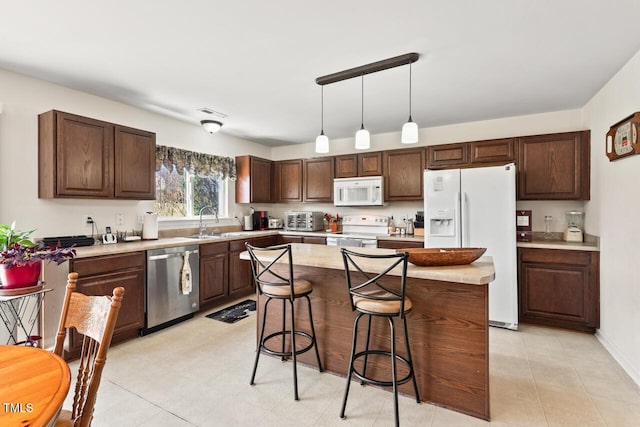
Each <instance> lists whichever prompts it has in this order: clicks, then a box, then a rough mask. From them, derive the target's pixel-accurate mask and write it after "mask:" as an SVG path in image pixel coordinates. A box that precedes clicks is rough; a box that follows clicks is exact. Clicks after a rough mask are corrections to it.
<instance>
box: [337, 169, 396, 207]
mask: <svg viewBox="0 0 640 427" xmlns="http://www.w3.org/2000/svg"><path fill="white" fill-rule="evenodd" d="M383 191H384V187H383V181H382V177H381V176H363V177H359V178H336V179H334V180H333V204H334V205H335V206H382V205H383V203H384V197H383Z"/></svg>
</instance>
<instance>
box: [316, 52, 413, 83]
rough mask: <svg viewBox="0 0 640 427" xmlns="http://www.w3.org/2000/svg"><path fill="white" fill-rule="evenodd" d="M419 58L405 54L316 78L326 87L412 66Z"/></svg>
mask: <svg viewBox="0 0 640 427" xmlns="http://www.w3.org/2000/svg"><path fill="white" fill-rule="evenodd" d="M419 58H420V55H419V54H417V53H405V54H404V55H400V56H394V57H393V58H387V59H383V60H381V61H376V62H372V63H371V64H366V65H361V66H359V67H355V68H350V69H348V70H343V71H338V72H337V73H333V74H327V75H326V76H321V77H318V78H316V83H317V84H319V85H321V86H324V85H328V84H331V83H336V82H340V81H342V80H348V79H352V78H354V77H360V76H364V75H365V74H372V73H377V72H378V71H383V70H388V69H389V68H395V67H400V66H402V65H407V64H412V63H414V62H416V61H417V60H418V59H419Z"/></svg>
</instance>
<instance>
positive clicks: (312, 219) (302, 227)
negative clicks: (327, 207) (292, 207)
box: [284, 211, 324, 231]
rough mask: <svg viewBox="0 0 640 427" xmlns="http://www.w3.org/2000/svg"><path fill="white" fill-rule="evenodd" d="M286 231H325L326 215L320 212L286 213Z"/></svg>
mask: <svg viewBox="0 0 640 427" xmlns="http://www.w3.org/2000/svg"><path fill="white" fill-rule="evenodd" d="M284 229H285V230H289V231H320V230H324V213H323V212H319V211H298V212H285V213H284Z"/></svg>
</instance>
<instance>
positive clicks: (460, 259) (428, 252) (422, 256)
mask: <svg viewBox="0 0 640 427" xmlns="http://www.w3.org/2000/svg"><path fill="white" fill-rule="evenodd" d="M486 250H487V248H406V249H396V252H407V253H408V254H409V262H410V263H411V264H414V265H418V266H420V267H435V266H447V265H465V264H471V263H472V262H474V261H475V260H477V259H478V258H480V257H481V256H482V254H484V253H485V251H486Z"/></svg>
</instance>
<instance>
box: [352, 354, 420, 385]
mask: <svg viewBox="0 0 640 427" xmlns="http://www.w3.org/2000/svg"><path fill="white" fill-rule="evenodd" d="M371 354H377V355H382V356H388V357H389V359H391V352H390V351H385V350H368V351H361V352H358V353H356V354H355V355H354V356H353V365H354V366H353V375H354V376H355V377H356V378H358V379H359V380H360V381H362V382H365V383H367V384H373V385H377V386H381V387H392V386H393V381H381V380H376V379H375V378H371V377H367V376H365V375H363V374H362V373H360V372H358V370H357V369H356V367H355V364H356V360H358V359H359V358H361V357H364V356H367V355H371ZM396 360H397V361H399V362H401V363H404V365H405V366H406V367H407V368H409V372H408V373H407V375H406V376H405V377H403V378H399V379H398V381H397V384H398V385H400V384H404V383H406V382H409V381H410V380H411V378H413V367H412V366H411V364H410V363H409V361H408V360H407V359H406V358H404V357H403V356H400V355H399V354H396Z"/></svg>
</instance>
